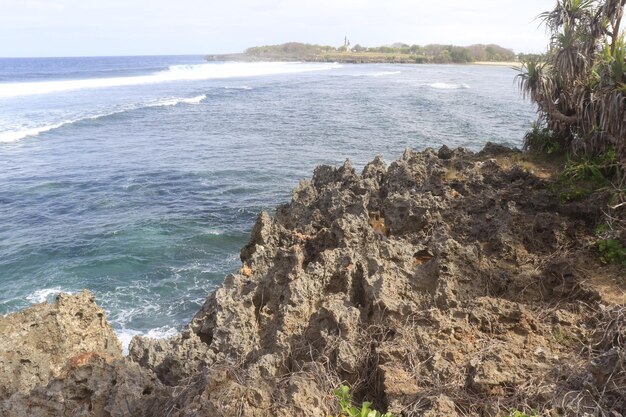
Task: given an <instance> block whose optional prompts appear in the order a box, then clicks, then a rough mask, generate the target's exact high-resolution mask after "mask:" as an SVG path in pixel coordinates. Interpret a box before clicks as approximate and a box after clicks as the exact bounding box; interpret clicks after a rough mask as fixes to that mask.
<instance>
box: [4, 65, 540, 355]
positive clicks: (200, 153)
mask: <svg viewBox="0 0 626 417" xmlns="http://www.w3.org/2000/svg"><path fill="white" fill-rule="evenodd" d="M514 76H515V71H514V70H512V69H510V68H507V67H496V66H493V67H492V66H474V65H388V64H374V65H349V64H334V63H234V62H224V63H206V62H204V61H203V59H202V57H201V56H156V57H93V58H31V59H22V58H20V59H10V58H4V59H0V288H2V290H1V291H0V314H7V313H10V312H14V311H16V310H19V309H23V308H25V307H27V306H28V305H30V304H33V303H39V302H43V301H46V300H49V301H50V300H52V299H53V298H54V296H55V295H56V294H58V293H59V292H61V291H64V292H77V291H80V290H81V289H83V288H88V289H90V290H91V291H93V292H94V293H95V295H96V299H97V301H98V303H99V304H100V305H101V306H102V307H104V308H105V310H106V311H107V314H108V318H109V320H110V322H111V324H112V325H113V327H114V329H115V330H116V332H117V333H118V335H120V338H121V339H122V341H123V343H124V344H125V345H127V344H128V342H129V340H130V338H132V336H133V335H136V334H143V335H149V336H153V337H165V336H169V335H173V334H175V332H176V331H177V330H179V329H180V328H181V327H182V326H184V325H185V324H186V323H187V322H188V321H189V320H190V318H191V317H192V316H193V314H194V313H195V312H196V311H197V310H198V308H199V306H200V305H201V304H202V302H203V301H204V299H205V297H206V295H207V293H208V292H210V291H211V290H213V289H215V288H216V287H217V286H218V285H219V284H220V283H221V281H222V279H223V278H224V276H225V275H226V274H228V273H230V272H234V271H237V270H238V269H239V268H240V266H241V265H240V261H239V250H240V248H241V247H242V246H243V245H244V244H245V243H246V242H247V240H248V235H249V232H250V230H251V228H252V225H253V223H254V220H255V218H256V216H257V214H258V213H259V212H260V211H261V210H272V209H273V207H274V206H276V205H277V204H279V203H285V202H288V201H289V199H290V195H291V189H292V188H293V187H294V186H296V185H297V183H298V181H299V180H300V179H303V178H310V176H311V174H312V172H313V169H314V167H315V166H316V165H318V164H334V165H337V164H340V163H342V162H343V161H344V160H345V159H346V158H350V159H351V160H352V161H353V163H354V165H355V166H356V167H362V166H363V165H364V164H365V163H367V162H368V161H370V160H372V159H373V158H374V156H375V155H377V154H380V155H382V156H383V158H384V159H385V160H386V161H388V162H391V161H392V160H393V159H395V158H397V157H398V156H400V155H401V154H402V152H403V151H404V149H406V148H415V149H419V150H421V149H424V148H427V147H434V148H438V147H440V146H441V145H443V144H446V145H448V146H450V147H456V146H464V147H467V148H470V149H473V150H478V149H480V148H481V147H482V146H483V145H484V144H485V142H487V141H492V142H497V143H501V144H504V145H509V146H517V147H520V146H521V142H522V137H523V135H524V133H525V131H526V130H528V129H529V127H530V124H531V122H532V121H533V120H534V119H535V109H534V108H533V107H532V106H531V104H530V103H527V102H524V101H523V100H522V99H521V97H520V95H519V93H518V91H517V88H516V84H515V81H514Z"/></svg>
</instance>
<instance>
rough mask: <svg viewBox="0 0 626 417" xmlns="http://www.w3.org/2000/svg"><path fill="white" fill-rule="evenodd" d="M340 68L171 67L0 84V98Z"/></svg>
mask: <svg viewBox="0 0 626 417" xmlns="http://www.w3.org/2000/svg"><path fill="white" fill-rule="evenodd" d="M334 68H341V65H339V64H334V63H299V62H253V63H248V62H226V63H211V64H195V65H171V66H170V67H169V68H168V69H167V70H164V71H158V72H155V73H152V74H147V75H138V76H132V77H110V78H90V79H82V80H62V81H39V82H19V83H4V84H0V98H9V97H19V96H30V95H37V94H50V93H61V92H66V91H75V90H85V89H95V88H108V87H126V86H133V85H141V84H158V83H165V82H171V81H194V80H195V81H197V80H208V79H217V78H235V77H254V76H262V75H275V74H293V73H301V72H311V71H324V70H331V69H334Z"/></svg>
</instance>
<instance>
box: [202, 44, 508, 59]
mask: <svg viewBox="0 0 626 417" xmlns="http://www.w3.org/2000/svg"><path fill="white" fill-rule="evenodd" d="M223 57H229V58H232V59H242V60H266V61H289V60H298V61H323V62H396V63H438V64H449V63H469V62H476V61H490V62H510V61H515V60H516V59H517V56H516V55H515V53H514V52H513V51H512V50H510V49H506V48H503V47H501V46H498V45H493V44H491V45H470V46H455V45H437V44H432V45H426V46H420V45H407V44H403V43H397V44H394V45H391V46H378V47H365V46H361V45H355V46H353V47H350V46H349V45H347V44H346V45H344V46H341V47H334V46H324V45H312V44H306V43H299V42H289V43H285V44H281V45H266V46H255V47H252V48H248V49H246V51H245V52H244V53H243V54H233V55H216V56H210V57H207V58H208V59H210V60H216V59H219V58H223Z"/></svg>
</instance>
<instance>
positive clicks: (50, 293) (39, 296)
mask: <svg viewBox="0 0 626 417" xmlns="http://www.w3.org/2000/svg"><path fill="white" fill-rule="evenodd" d="M61 292H64V291H63V290H62V289H61V288H60V287H54V288H43V289H40V290H37V291H34V292H33V293H31V294H29V295H27V296H26V299H27V300H28V301H29V302H31V303H32V304H39V303H43V302H45V301H51V300H52V298H53V297H55V296H57V295H58V294H60V293H61ZM65 292H67V293H69V291H65Z"/></svg>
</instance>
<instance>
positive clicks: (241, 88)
mask: <svg viewBox="0 0 626 417" xmlns="http://www.w3.org/2000/svg"><path fill="white" fill-rule="evenodd" d="M224 88H225V89H226V90H252V87H249V86H247V85H240V86H234V87H233V86H226V87H224Z"/></svg>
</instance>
